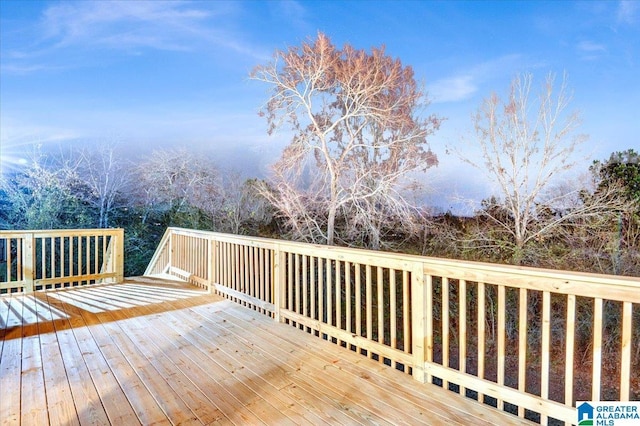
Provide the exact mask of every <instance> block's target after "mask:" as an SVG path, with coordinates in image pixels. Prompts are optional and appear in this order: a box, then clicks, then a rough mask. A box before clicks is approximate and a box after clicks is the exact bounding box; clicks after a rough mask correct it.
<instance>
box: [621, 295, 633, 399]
mask: <svg viewBox="0 0 640 426" xmlns="http://www.w3.org/2000/svg"><path fill="white" fill-rule="evenodd" d="M632 318H633V304H632V303H631V302H623V303H622V336H621V337H622V342H621V347H620V401H629V393H630V389H629V387H630V376H631V328H632Z"/></svg>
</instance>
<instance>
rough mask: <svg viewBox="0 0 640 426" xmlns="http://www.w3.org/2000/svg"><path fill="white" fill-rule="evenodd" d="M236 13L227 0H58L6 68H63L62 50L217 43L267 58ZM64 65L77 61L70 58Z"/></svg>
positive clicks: (8, 54)
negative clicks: (238, 25) (241, 30)
mask: <svg viewBox="0 0 640 426" xmlns="http://www.w3.org/2000/svg"><path fill="white" fill-rule="evenodd" d="M237 19H238V16H237V11H236V6H235V4H233V3H222V2H187V1H171V2H166V1H118V2H113V1H81V2H79V1H76V2H62V3H56V4H54V5H52V6H49V7H48V8H46V9H45V10H44V11H43V13H42V18H41V20H40V21H39V22H38V24H37V26H36V27H35V28H34V29H35V32H36V33H37V35H36V37H35V39H34V40H26V39H25V40H24V41H23V42H22V43H21V45H19V46H15V47H14V46H12V48H11V49H8V48H7V50H5V51H4V52H3V54H4V55H5V58H9V60H5V61H4V63H3V71H4V72H9V73H16V74H18V73H26V72H36V71H40V70H42V69H43V68H47V69H51V68H60V64H59V63H56V62H59V61H57V59H56V58H57V57H59V55H58V53H59V52H61V51H64V52H73V51H81V52H84V51H87V50H91V51H100V50H110V51H114V52H124V53H126V54H142V53H144V52H145V50H159V51H197V50H209V51H210V50H211V49H212V48H215V47H217V48H220V49H224V50H226V51H231V52H234V53H236V54H239V55H243V56H247V57H250V58H251V59H252V60H256V59H257V60H264V59H265V58H267V57H268V54H267V53H266V52H263V51H262V50H261V49H259V48H257V47H254V46H253V45H251V44H250V43H247V42H245V41H244V40H243V38H242V35H241V34H237V32H236V31H235V30H234V29H233V23H234V21H236V20H237ZM45 58H46V59H45ZM36 62H37V64H36ZM85 62H86V59H84V57H83V63H85ZM47 64H48V65H47ZM65 66H67V67H73V66H74V65H73V63H71V62H66V63H65Z"/></svg>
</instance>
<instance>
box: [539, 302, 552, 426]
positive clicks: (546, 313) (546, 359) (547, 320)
mask: <svg viewBox="0 0 640 426" xmlns="http://www.w3.org/2000/svg"><path fill="white" fill-rule="evenodd" d="M550 339H551V293H549V292H548V291H544V292H542V354H541V359H540V364H541V366H540V369H541V377H540V381H541V385H540V397H541V398H542V399H548V398H549V368H550V353H549V351H550V350H551V344H550ZM547 422H548V416H547V415H544V414H543V415H540V423H541V424H545V423H547Z"/></svg>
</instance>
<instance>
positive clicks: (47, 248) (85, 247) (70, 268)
mask: <svg viewBox="0 0 640 426" xmlns="http://www.w3.org/2000/svg"><path fill="white" fill-rule="evenodd" d="M123 247H124V234H123V230H122V229H80V230H58V231H0V294H4V293H15V292H23V291H24V292H31V291H35V290H46V289H50V288H59V287H70V286H78V285H87V284H95V283H103V282H117V281H122V279H123V271H124V266H123V265H124V263H123Z"/></svg>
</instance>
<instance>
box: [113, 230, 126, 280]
mask: <svg viewBox="0 0 640 426" xmlns="http://www.w3.org/2000/svg"><path fill="white" fill-rule="evenodd" d="M114 237H115V238H116V244H115V248H116V252H115V253H114V255H115V259H116V262H115V265H116V282H117V283H121V282H124V229H122V228H119V229H116V235H115V236H114Z"/></svg>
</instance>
